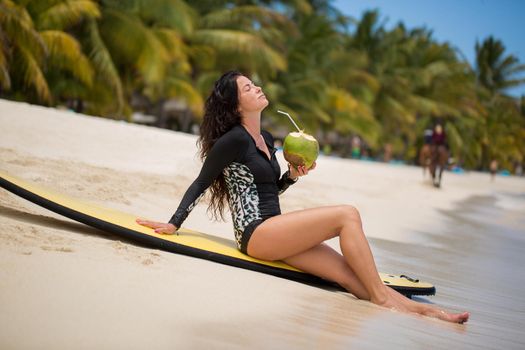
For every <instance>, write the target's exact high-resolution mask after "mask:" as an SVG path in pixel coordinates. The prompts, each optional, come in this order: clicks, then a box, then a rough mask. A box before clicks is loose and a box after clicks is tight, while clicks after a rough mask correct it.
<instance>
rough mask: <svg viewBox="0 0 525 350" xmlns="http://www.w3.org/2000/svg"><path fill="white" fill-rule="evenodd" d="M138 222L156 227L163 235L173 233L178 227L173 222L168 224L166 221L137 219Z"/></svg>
mask: <svg viewBox="0 0 525 350" xmlns="http://www.w3.org/2000/svg"><path fill="white" fill-rule="evenodd" d="M136 222H137V224H139V225H142V226H146V227H149V228H152V229H154V230H155V233H160V234H163V235H173V234H175V233H176V232H177V227H176V226H175V225H173V224H166V223H164V222H155V221H148V220H143V219H137V220H136Z"/></svg>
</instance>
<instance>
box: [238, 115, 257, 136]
mask: <svg viewBox="0 0 525 350" xmlns="http://www.w3.org/2000/svg"><path fill="white" fill-rule="evenodd" d="M241 124H242V125H243V126H244V127H245V128H246V130H248V132H249V133H250V135H252V137H253V138H258V137H259V135H261V118H260V115H259V116H251V117H244V118H243V120H242V122H241Z"/></svg>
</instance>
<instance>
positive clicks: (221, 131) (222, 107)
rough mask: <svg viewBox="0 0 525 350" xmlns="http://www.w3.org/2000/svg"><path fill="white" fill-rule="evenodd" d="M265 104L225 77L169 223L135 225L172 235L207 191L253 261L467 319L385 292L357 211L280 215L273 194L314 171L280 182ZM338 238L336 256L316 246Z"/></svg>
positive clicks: (257, 91)
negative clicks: (194, 167)
mask: <svg viewBox="0 0 525 350" xmlns="http://www.w3.org/2000/svg"><path fill="white" fill-rule="evenodd" d="M267 105H268V100H267V99H266V96H265V95H264V93H263V92H262V90H261V88H260V87H257V86H255V85H254V83H253V82H252V81H250V79H248V78H247V77H245V76H244V75H242V74H241V73H239V72H237V71H231V72H228V73H225V74H224V75H223V76H222V77H221V78H220V79H219V80H218V81H217V82H216V83H215V86H214V89H213V92H212V93H211V94H210V96H209V97H208V99H207V100H206V106H205V114H204V120H203V123H202V125H201V135H200V138H199V146H200V153H201V157H202V158H203V159H205V161H204V164H203V166H202V169H201V172H200V174H199V176H198V177H197V179H196V180H195V181H194V182H193V183H192V185H191V186H190V187H189V188H188V190H187V191H186V193H185V195H184V197H183V199H182V201H181V204H180V205H179V207H178V209H177V211H176V212H175V214H174V215H173V217H172V218H171V220H170V221H169V222H168V223H159V222H152V221H146V220H141V219H138V220H137V222H138V223H139V224H141V225H144V226H147V227H150V228H153V229H155V232H157V233H162V234H174V233H175V232H176V231H177V230H178V228H179V227H180V226H181V224H182V222H183V221H184V219H185V218H186V217H187V215H188V214H189V213H190V211H191V209H192V208H193V207H194V206H195V205H196V203H197V201H198V200H199V199H200V198H201V197H202V195H203V194H204V191H205V190H206V189H207V188H208V187H210V189H211V203H210V209H211V210H212V211H213V212H214V214H215V215H216V216H218V215H221V216H222V213H223V209H224V205H225V202H226V200H227V201H228V203H229V206H230V210H231V212H232V218H233V223H234V230H235V238H236V241H237V244H238V247H239V249H240V250H241V251H242V252H244V253H245V254H248V255H250V256H252V257H254V258H257V259H262V260H269V261H273V260H282V261H284V262H286V263H287V264H289V265H291V266H294V267H296V268H298V269H301V270H303V271H305V272H309V273H311V274H314V275H317V276H319V277H321V278H324V279H326V280H329V281H334V282H337V283H338V284H340V285H341V286H342V287H344V288H345V289H346V290H348V291H349V292H350V293H352V294H354V295H355V296H357V297H358V298H360V299H366V300H370V301H371V302H373V303H374V304H377V305H380V306H384V307H387V308H393V309H396V310H399V311H403V312H410V313H417V314H422V315H427V316H431V317H437V318H439V319H442V320H446V321H450V322H457V323H463V322H466V321H467V320H468V317H469V314H468V313H467V312H464V313H461V314H452V313H447V312H444V311H442V310H439V309H437V308H435V307H433V306H430V305H427V304H420V303H416V302H414V301H412V300H410V299H408V298H406V297H404V296H403V295H401V294H399V293H398V292H396V291H394V290H393V289H391V288H389V287H386V286H385V285H384V284H383V282H382V281H381V279H380V278H379V274H378V272H377V269H376V265H375V262H374V259H373V256H372V252H371V251H370V247H369V245H368V242H367V240H366V238H365V235H364V233H363V228H362V225H361V218H360V216H359V212H358V211H357V210H356V209H355V208H354V207H352V206H349V205H341V206H331V207H321V208H314V209H306V210H300V211H296V212H292V213H287V214H281V212H280V208H279V199H278V194H280V193H282V192H284V191H285V190H286V189H287V188H288V187H289V186H290V185H292V184H293V183H294V182H295V181H297V179H298V178H299V177H300V176H304V175H307V174H308V172H309V171H310V170H312V169H313V168H315V164H314V165H313V166H312V168H310V169H306V168H305V167H298V168H294V167H291V166H289V167H288V171H286V172H285V173H284V174H283V176H282V177H280V169H279V164H278V162H277V159H276V157H275V149H274V148H273V139H272V136H271V135H270V134H269V133H268V132H265V131H261V129H260V121H261V112H262V110H263V109H264V108H265V107H266V106H267ZM336 236H339V239H340V244H341V251H342V253H343V255H341V254H339V253H338V252H336V251H335V250H333V249H331V248H330V247H329V246H328V245H326V244H324V243H323V242H324V241H326V240H328V239H330V238H333V237H336Z"/></svg>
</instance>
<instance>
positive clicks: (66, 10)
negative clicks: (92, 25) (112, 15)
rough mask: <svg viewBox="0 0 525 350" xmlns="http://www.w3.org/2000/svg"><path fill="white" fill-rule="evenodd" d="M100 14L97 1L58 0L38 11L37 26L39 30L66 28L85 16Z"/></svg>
mask: <svg viewBox="0 0 525 350" xmlns="http://www.w3.org/2000/svg"><path fill="white" fill-rule="evenodd" d="M100 15H101V14H100V10H99V7H98V5H97V3H96V2H95V1H92V0H63V1H57V2H54V3H53V4H51V6H49V7H48V8H46V9H45V10H43V11H41V12H39V13H38V15H37V17H36V21H35V26H36V27H37V28H38V29H39V30H45V29H65V28H67V27H69V26H71V25H73V24H76V23H78V22H79V21H80V20H82V19H83V18H92V19H96V18H99V17H100Z"/></svg>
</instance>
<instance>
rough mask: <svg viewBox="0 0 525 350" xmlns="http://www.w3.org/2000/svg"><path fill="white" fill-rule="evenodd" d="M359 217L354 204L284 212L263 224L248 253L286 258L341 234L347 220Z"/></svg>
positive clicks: (257, 229)
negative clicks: (352, 205)
mask: <svg viewBox="0 0 525 350" xmlns="http://www.w3.org/2000/svg"><path fill="white" fill-rule="evenodd" d="M352 216H356V218H357V217H358V216H359V215H358V214H357V211H356V210H355V208H353V207H351V206H346V205H342V206H330V207H320V208H313V209H305V210H299V211H294V212H291V213H286V214H281V215H277V216H274V217H271V218H270V219H268V220H266V221H264V222H263V223H262V224H260V225H259V226H258V227H257V228H256V229H255V231H254V232H253V233H252V236H251V238H250V240H249V242H248V254H249V255H251V256H253V257H255V258H259V259H264V260H283V259H285V258H287V257H290V256H294V255H296V254H299V253H301V252H304V251H306V250H308V249H310V248H313V247H315V246H316V245H319V244H320V243H322V242H324V241H326V240H327V239H330V238H333V237H335V236H337V235H339V233H340V231H341V228H342V224H343V222H344V220H346V219H348V218H351V217H352Z"/></svg>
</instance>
